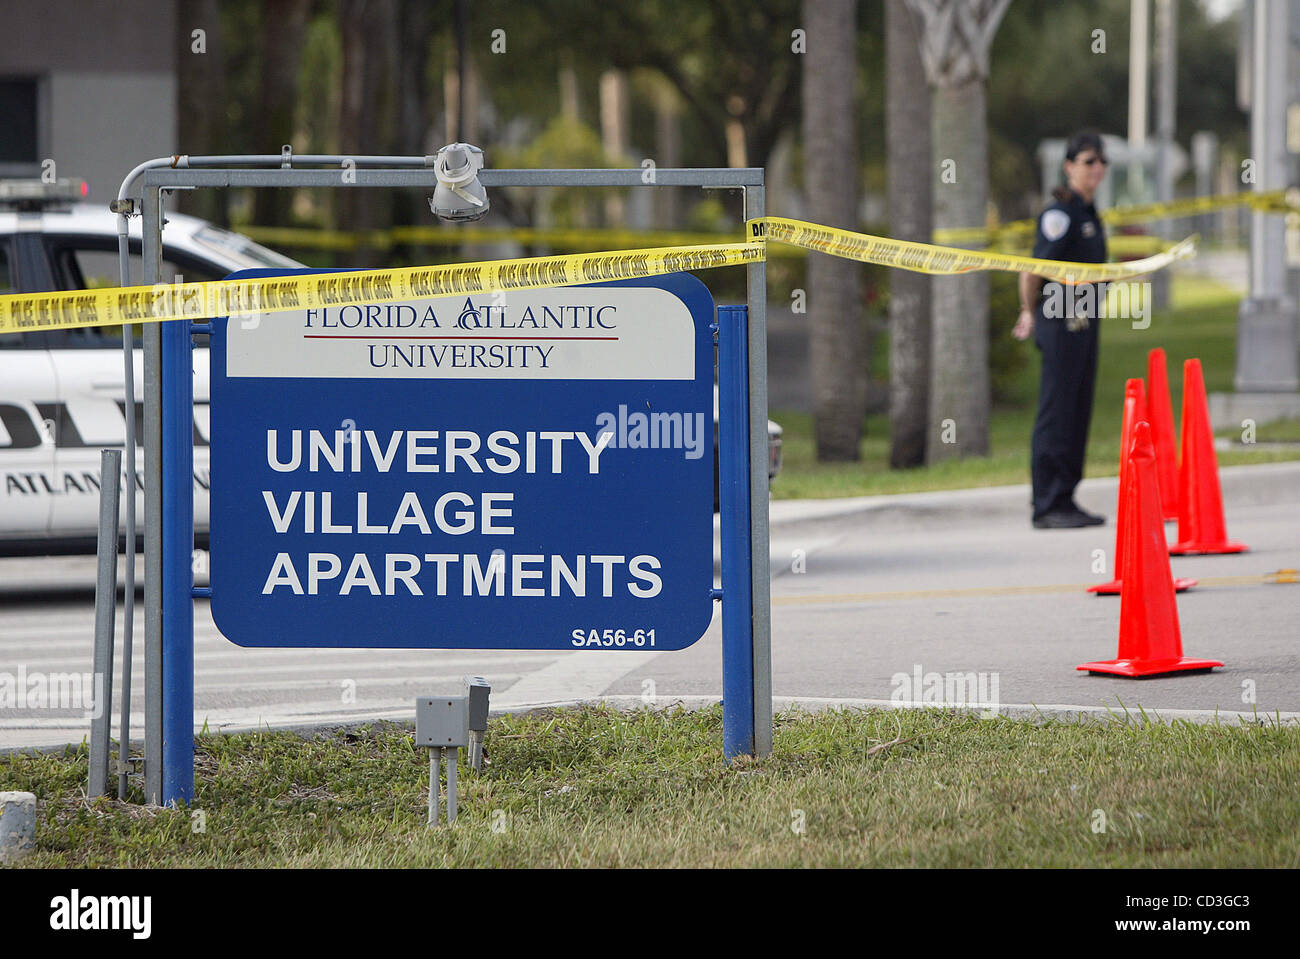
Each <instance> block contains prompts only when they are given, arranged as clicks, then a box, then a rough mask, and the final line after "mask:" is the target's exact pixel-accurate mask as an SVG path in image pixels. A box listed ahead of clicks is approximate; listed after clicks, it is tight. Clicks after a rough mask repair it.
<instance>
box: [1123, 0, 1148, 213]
mask: <svg viewBox="0 0 1300 959" xmlns="http://www.w3.org/2000/svg"><path fill="white" fill-rule="evenodd" d="M1130 11H1131V13H1130V16H1129V47H1128V149H1129V170H1128V194H1129V196H1128V199H1129V202H1130V203H1141V202H1143V194H1144V193H1146V176H1145V171H1144V170H1143V169H1142V163H1143V160H1144V157H1143V153H1144V152H1145V148H1146V145H1147V72H1148V71H1147V56H1148V52H1147V48H1148V46H1149V34H1150V18H1149V8H1148V7H1147V0H1132V6H1131V7H1130Z"/></svg>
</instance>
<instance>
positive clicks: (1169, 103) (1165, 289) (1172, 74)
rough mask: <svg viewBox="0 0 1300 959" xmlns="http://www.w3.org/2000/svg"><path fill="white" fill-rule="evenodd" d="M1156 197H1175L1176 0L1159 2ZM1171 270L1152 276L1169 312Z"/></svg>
mask: <svg viewBox="0 0 1300 959" xmlns="http://www.w3.org/2000/svg"><path fill="white" fill-rule="evenodd" d="M1156 50H1157V64H1156V66H1157V73H1156V150H1157V151H1158V152H1157V153H1156V198H1157V199H1158V200H1159V201H1160V202H1161V203H1168V202H1169V201H1170V200H1172V199H1173V198H1174V176H1173V172H1174V171H1173V149H1174V128H1175V108H1176V98H1177V89H1178V88H1177V69H1178V5H1177V3H1176V2H1175V0H1156ZM1175 226H1176V224H1175V222H1174V221H1173V220H1168V219H1167V220H1165V221H1164V222H1163V223H1162V224H1161V227H1160V234H1161V235H1162V236H1163V237H1165V239H1167V240H1172V239H1173V237H1174V234H1175V232H1176V231H1175ZM1170 283H1171V277H1170V271H1169V270H1160V271H1158V272H1157V273H1156V274H1155V275H1154V276H1153V277H1151V294H1152V304H1151V305H1152V307H1153V308H1154V309H1157V310H1163V309H1166V308H1167V307H1168V306H1169V302H1170Z"/></svg>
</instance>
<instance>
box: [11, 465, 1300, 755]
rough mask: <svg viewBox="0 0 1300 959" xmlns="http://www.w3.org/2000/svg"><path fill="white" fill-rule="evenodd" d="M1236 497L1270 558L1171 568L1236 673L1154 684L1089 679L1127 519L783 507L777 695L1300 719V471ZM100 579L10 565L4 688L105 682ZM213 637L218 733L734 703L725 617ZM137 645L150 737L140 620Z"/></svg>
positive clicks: (913, 498) (980, 493)
mask: <svg viewBox="0 0 1300 959" xmlns="http://www.w3.org/2000/svg"><path fill="white" fill-rule="evenodd" d="M1223 485H1224V493H1225V499H1226V500H1227V504H1228V511H1227V512H1228V531H1229V534H1230V535H1231V536H1232V537H1234V538H1236V539H1240V540H1243V541H1245V542H1246V543H1247V544H1249V545H1250V546H1251V551H1250V552H1248V553H1245V554H1242V555H1237V556H1198V557H1174V558H1173V560H1172V563H1173V570H1174V573H1175V575H1179V576H1192V577H1197V578H1200V579H1201V581H1202V583H1201V585H1200V586H1198V587H1197V588H1196V589H1194V590H1192V591H1190V592H1188V593H1186V594H1183V595H1182V596H1180V598H1179V601H1178V607H1179V615H1180V619H1181V626H1182V636H1183V646H1184V652H1185V653H1186V654H1187V655H1189V656H1204V657H1209V658H1216V659H1220V660H1222V661H1223V662H1224V663H1225V666H1224V668H1222V669H1219V670H1215V671H1214V672H1213V673H1211V674H1202V675H1184V676H1177V677H1173V678H1166V679H1151V680H1142V681H1135V680H1124V679H1112V678H1101V677H1093V676H1088V675H1086V674H1084V673H1079V672H1077V671H1076V670H1075V669H1074V667H1075V666H1076V665H1078V664H1079V663H1082V662H1085V661H1087V660H1092V659H1109V658H1113V657H1114V655H1115V652H1116V643H1117V636H1118V632H1117V631H1118V621H1119V608H1120V603H1119V600H1118V599H1117V598H1102V597H1096V596H1092V595H1089V594H1087V593H1085V592H1084V587H1085V586H1087V585H1088V584H1090V583H1094V582H1099V581H1103V580H1105V579H1109V578H1110V576H1109V573H1108V572H1106V573H1098V572H1095V571H1094V570H1095V563H1096V560H1097V553H1096V552H1095V551H1097V550H1101V551H1104V553H1103V556H1104V557H1105V559H1106V560H1107V561H1108V560H1109V558H1110V554H1111V552H1112V550H1113V548H1114V537H1115V530H1114V526H1113V519H1112V524H1111V525H1108V526H1106V527H1103V528H1094V529H1089V530H1061V531H1044V530H1033V529H1031V528H1030V526H1029V522H1028V507H1027V503H1028V490H1027V488H1026V487H999V488H993V489H984V490H969V491H956V492H945V493H930V494H915V495H910V496H893V497H871V498H864V499H855V500H839V501H802V502H800V501H789V502H780V501H778V502H776V503H774V504H773V508H772V518H773V535H772V551H771V552H772V555H771V566H772V573H773V580H772V595H773V607H772V623H773V631H772V632H773V640H772V662H773V691H774V693H775V694H776V695H777V696H780V697H793V698H799V699H808V700H822V701H825V700H834V701H838V700H845V701H849V700H851V701H862V700H868V701H891V700H893V701H897V700H904V701H921V700H925V699H927V698H928V696H929V693H927V688H929V689H930V690H931V692H932V691H933V689H934V688H935V687H934V686H933V685H932V683H933V679H932V677H937V678H938V679H939V680H940V681H942V680H943V679H944V678H945V674H952V675H959V676H965V675H967V674H970V673H974V674H976V677H977V679H978V680H979V681H981V682H983V683H984V685H983V686H982V687H980V690H979V691H980V692H981V693H982V694H984V697H985V698H992V700H993V701H994V702H995V703H996V704H998V705H1001V706H1016V705H1037V706H1039V707H1044V708H1046V707H1049V706H1050V707H1081V708H1096V707H1111V708H1114V709H1116V710H1119V709H1121V708H1125V707H1126V708H1128V709H1130V710H1133V709H1136V708H1137V707H1139V706H1141V707H1143V708H1145V709H1147V710H1151V709H1156V710H1161V709H1164V710H1216V709H1217V710H1221V711H1225V712H1250V711H1251V710H1253V709H1258V710H1259V711H1260V712H1268V713H1272V712H1274V711H1279V712H1282V713H1300V642H1298V641H1300V626H1297V623H1298V622H1300V584H1287V583H1275V582H1270V581H1269V579H1270V578H1271V579H1277V578H1279V577H1277V576H1275V575H1274V576H1272V577H1270V574H1275V573H1276V572H1277V571H1278V570H1285V569H1292V570H1294V569H1296V568H1300V463H1288V464H1276V465H1270V466H1260V467H1236V468H1230V469H1225V470H1224V471H1223ZM1114 498H1115V481H1114V480H1095V481H1087V482H1085V483H1084V485H1083V486H1082V487H1081V491H1080V500H1081V502H1082V503H1083V505H1084V506H1085V507H1087V508H1091V509H1094V510H1098V511H1100V512H1103V513H1106V514H1110V515H1111V516H1112V518H1113V513H1114ZM1173 532H1174V530H1173V526H1172V525H1171V526H1170V527H1169V534H1170V535H1171V536H1172V535H1173ZM93 574H94V560H93V557H65V558H51V559H0V674H3V673H6V672H8V673H10V674H14V675H16V674H17V673H18V671H19V670H20V669H21V670H24V671H25V672H26V674H28V675H30V674H31V673H33V672H36V671H42V672H45V673H47V674H48V673H50V672H56V671H59V672H74V671H75V672H89V671H90V669H91V651H92V644H91V632H92V624H93V594H92V592H91V589H92V587H93ZM1281 578H1286V577H1285V576H1284V577H1281ZM195 622H196V628H195V633H196V636H195V642H196V649H195V705H196V710H195V714H196V724H197V725H198V726H202V725H203V724H204V723H205V722H206V723H207V725H208V727H209V728H210V729H217V728H224V729H235V728H247V727H250V726H258V725H262V724H268V725H273V726H274V725H305V724H310V723H316V722H344V721H349V720H355V719H364V718H376V717H388V718H404V719H409V718H410V717H411V715H412V707H411V702H412V700H413V698H414V697H415V696H417V695H420V694H427V693H430V692H451V691H453V690H455V689H456V688H457V687H458V685H459V680H460V677H461V676H462V675H464V674H476V675H483V676H485V677H486V678H487V679H488V680H489V682H490V683H491V684H492V687H493V695H492V706H493V708H494V709H502V708H511V707H519V706H526V705H532V704H541V703H550V702H563V701H572V700H585V699H594V698H600V697H617V696H631V697H640V698H642V699H644V700H645V701H650V702H656V703H659V704H663V703H667V702H672V701H673V700H674V699H675V698H678V697H687V698H694V697H717V696H718V695H719V691H720V689H721V684H722V673H721V632H720V622H719V617H718V616H716V615H715V617H714V621H713V625H712V627H711V628H710V630H709V632H708V633H707V634H706V635H705V637H704V638H702V639H701V640H700V641H699V642H698V643H696V644H695V645H694V646H693V647H691V648H690V649H688V650H685V651H682V652H646V651H633V652H628V651H609V652H605V651H582V652H545V651H542V652H538V651H528V652H513V651H494V650H490V651H476V650H428V651H400V650H380V651H373V650H357V651H353V650H288V649H286V650H278V649H256V650H253V649H243V648H240V647H237V646H234V645H232V644H231V643H229V642H227V641H226V640H225V639H224V638H223V637H221V635H220V634H219V633H218V632H217V631H216V628H215V627H214V626H213V624H212V621H211V618H210V616H209V614H208V609H207V604H206V603H205V602H202V601H200V602H198V603H196V611H195ZM118 630H119V634H120V631H121V617H120V613H119V619H118ZM118 644H119V649H120V645H121V637H120V635H119V639H118ZM135 646H136V657H135V664H134V666H133V683H132V686H133V690H134V692H133V703H134V717H133V719H132V727H133V734H134V735H136V736H139V734H140V730H141V728H142V724H143V685H142V680H143V658H142V655H141V651H142V647H143V635H142V630H141V623H140V620H139V616H137V621H136V640H135ZM900 677H907V679H906V680H904V679H902V678H900ZM958 688H960V687H958ZM989 694H992V695H991V697H990V695H989ZM960 695H961V694H960V693H958V696H959V697H960ZM1252 697H1253V700H1254V701H1253V702H1252V701H1251V699H1252ZM119 709H120V707H119V706H118V705H116V704H115V706H114V713H116V712H117V711H118V710H119ZM88 729H89V720H88V719H87V718H86V715H85V713H84V711H82V710H79V709H78V710H52V709H46V708H31V707H30V706H29V707H28V708H26V709H14V708H2V707H0V748H4V747H14V746H30V745H45V744H54V743H62V742H76V741H80V740H81V739H82V737H83V736H84V735H85V734H86V732H87V731H88ZM114 730H115V731H114V735H116V734H117V733H116V723H115V724H114Z"/></svg>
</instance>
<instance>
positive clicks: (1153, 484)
mask: <svg viewBox="0 0 1300 959" xmlns="http://www.w3.org/2000/svg"><path fill="white" fill-rule="evenodd" d="M1129 469H1130V471H1131V472H1132V474H1133V479H1132V481H1131V482H1130V483H1129V488H1128V493H1129V496H1128V500H1129V502H1128V510H1127V512H1128V515H1129V516H1130V517H1131V519H1130V520H1129V523H1128V529H1127V536H1126V537H1125V543H1124V549H1125V552H1126V555H1127V556H1128V561H1127V566H1126V569H1125V570H1124V584H1125V585H1124V591H1123V595H1122V596H1121V597H1120V609H1119V654H1118V658H1117V659H1107V660H1102V661H1099V662H1095V663H1084V664H1083V665H1082V666H1078V667H1076V668H1077V669H1082V670H1086V671H1087V672H1089V673H1110V674H1113V675H1116V676H1129V677H1145V676H1159V675H1161V674H1163V673H1177V672H1186V671H1188V670H1208V669H1211V668H1213V667H1215V666H1222V665H1223V663H1221V662H1219V661H1218V660H1214V659H1188V658H1186V657H1185V656H1183V640H1182V635H1181V633H1180V631H1179V629H1178V604H1177V601H1176V600H1175V599H1174V579H1173V574H1172V573H1171V572H1170V570H1169V553H1168V547H1166V545H1165V524H1164V520H1162V519H1161V518H1160V487H1159V481H1158V480H1157V479H1156V454H1155V448H1154V446H1153V445H1152V442H1151V427H1150V425H1149V424H1147V423H1145V422H1143V423H1138V424H1137V425H1136V426H1135V427H1134V430H1133V449H1132V456H1131V458H1130V460H1129Z"/></svg>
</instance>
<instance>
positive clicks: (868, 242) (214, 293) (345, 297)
mask: <svg viewBox="0 0 1300 959" xmlns="http://www.w3.org/2000/svg"><path fill="white" fill-rule="evenodd" d="M746 227H747V229H746V233H747V237H748V238H747V242H745V243H716V244H709V245H703V246H680V247H664V248H658V249H647V250H620V251H617V252H601V253H577V254H570V255H565V256H543V257H533V258H529V259H515V260H492V261H489V262H484V263H457V264H448V265H443V266H424V267H404V268H400V269H389V270H357V271H349V272H341V273H308V274H301V275H296V276H269V277H250V278H246V279H236V280H216V281H213V282H208V283H182V284H165V283H160V284H157V285H156V286H152V287H150V286H133V287H125V288H102V289H94V290H79V291H75V292H67V293H36V294H11V295H8V296H0V334H5V333H33V332H41V331H45V330H60V329H71V328H76V327H90V326H117V325H121V324H126V323H146V322H154V321H161V320H177V319H192V320H193V319H203V318H208V317H216V316H229V315H232V314H233V315H247V314H250V313H274V312H279V311H283V310H300V309H312V308H320V307H324V306H350V305H364V304H368V303H391V302H394V301H399V300H414V299H426V298H429V297H436V296H449V295H460V294H471V293H484V292H494V291H497V290H501V291H508V290H530V289H538V288H542V287H553V286H571V285H574V284H580V283H600V282H603V281H607V280H621V279H633V278H638V277H646V276H658V275H662V274H665V273H678V272H684V271H691V270H711V269H715V268H717V267H723V266H740V265H743V264H746V263H759V262H762V261H764V260H766V259H767V242H766V241H767V240H776V241H780V242H783V243H789V244H793V245H795V246H800V247H803V248H804V249H808V250H814V251H818V252H821V253H828V254H830V255H832V256H839V257H844V258H847V259H851V260H858V261H860V262H863V263H874V264H879V265H882V266H891V267H897V268H900V269H904V270H912V271H915V272H920V273H932V274H955V273H969V272H972V271H975V270H1005V271H1012V272H1026V273H1035V274H1038V275H1039V276H1043V277H1046V278H1047V279H1050V280H1059V281H1061V282H1064V283H1096V282H1101V281H1105V280H1119V279H1129V278H1132V277H1135V276H1140V275H1142V274H1145V273H1150V272H1153V271H1155V270H1158V269H1161V268H1162V267H1164V266H1167V265H1168V264H1170V263H1172V262H1174V261H1175V260H1178V259H1181V258H1182V257H1185V256H1191V255H1192V254H1193V253H1194V252H1195V239H1194V238H1188V239H1186V240H1183V241H1182V242H1181V243H1177V244H1175V245H1174V246H1172V247H1170V248H1169V249H1167V250H1165V251H1164V252H1162V253H1158V254H1156V255H1154V256H1149V257H1146V258H1145V259H1141V260H1133V261H1129V262H1126V263H1067V262H1063V261H1059V260H1039V259H1034V258H1032V257H1027V256H1012V255H1009V254H1004V253H990V252H986V251H976V250H962V249H954V248H951V247H942V246H931V245H930V244H927V243H909V242H906V241H903V240H892V239H889V238H888V237H880V236H870V235H868V234H866V233H854V232H852V231H850V230H840V229H835V228H832V227H824V226H818V225H817V224H815V223H805V222H803V221H802V220H787V219H783V218H781V217H762V218H760V219H756V220H750V221H749V222H748V223H747V224H746Z"/></svg>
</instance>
